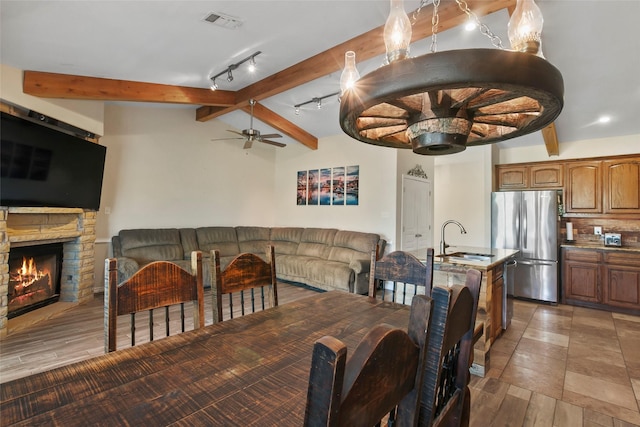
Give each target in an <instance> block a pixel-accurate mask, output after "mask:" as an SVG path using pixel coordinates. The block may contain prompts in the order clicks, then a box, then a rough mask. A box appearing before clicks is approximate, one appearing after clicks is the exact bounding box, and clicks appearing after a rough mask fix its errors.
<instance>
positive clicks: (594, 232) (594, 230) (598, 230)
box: [593, 227, 602, 236]
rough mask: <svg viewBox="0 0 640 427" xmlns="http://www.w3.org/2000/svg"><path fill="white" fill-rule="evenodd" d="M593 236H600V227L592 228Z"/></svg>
mask: <svg viewBox="0 0 640 427" xmlns="http://www.w3.org/2000/svg"><path fill="white" fill-rule="evenodd" d="M593 234H595V235H598V236H602V227H593Z"/></svg>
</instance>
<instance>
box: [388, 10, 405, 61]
mask: <svg viewBox="0 0 640 427" xmlns="http://www.w3.org/2000/svg"><path fill="white" fill-rule="evenodd" d="M409 43H411V21H410V20H409V17H408V16H407V13H406V12H405V11H404V1H403V0H391V10H390V11H389V17H388V18H387V22H386V23H385V24H384V44H385V46H386V48H387V61H388V62H389V63H391V62H394V61H398V60H401V59H404V58H406V57H407V56H409Z"/></svg>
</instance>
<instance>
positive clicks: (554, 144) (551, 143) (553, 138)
mask: <svg viewBox="0 0 640 427" xmlns="http://www.w3.org/2000/svg"><path fill="white" fill-rule="evenodd" d="M542 139H544V145H545V147H547V154H549V156H557V155H559V154H560V147H559V145H558V134H557V132H556V124H555V122H554V123H551V124H550V125H548V126H547V127H545V128H543V129H542Z"/></svg>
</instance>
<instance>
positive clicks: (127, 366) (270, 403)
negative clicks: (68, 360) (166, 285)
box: [0, 291, 409, 426]
mask: <svg viewBox="0 0 640 427" xmlns="http://www.w3.org/2000/svg"><path fill="white" fill-rule="evenodd" d="M408 321H409V307H408V306H404V305H400V304H394V303H389V302H382V301H379V300H376V299H373V298H369V297H367V296H360V295H354V294H349V293H346V292H341V291H331V292H326V293H318V294H316V295H313V296H310V297H308V298H304V299H301V300H298V301H295V302H291V303H288V304H285V305H281V306H278V307H274V308H271V309H267V310H265V311H261V312H258V313H254V314H250V315H246V316H243V317H239V318H235V319H232V320H227V321H224V322H220V323H216V324H213V325H209V326H206V327H204V328H202V329H199V330H194V331H189V332H185V333H182V334H178V335H173V336H170V337H168V338H163V339H161V340H156V341H152V342H148V343H145V344H142V345H139V346H136V347H131V348H127V349H123V350H119V351H116V352H113V353H108V354H105V355H102V356H98V357H95V358H93V359H89V360H85V361H82V362H77V363H74V364H72V365H68V366H63V367H60V368H57V369H54V370H51V371H47V372H42V373H38V374H35V375H31V376H28V377H25V378H20V379H17V380H14V381H11V382H8V383H5V384H2V386H1V389H0V394H1V401H0V424H2V425H3V426H6V425H13V424H15V425H29V426H32V425H56V426H58V425H59V426H88V425H110V426H113V425H130V426H142V425H145V426H146V425H149V426H162V425H175V426H181V425H183V426H198V425H202V426H205V425H206V426H213V425H220V426H254V425H255V426H275V425H279V426H282V425H284V426H289V425H290V426H300V425H302V423H303V419H304V411H305V404H306V397H307V386H308V380H309V368H310V363H311V354H312V349H313V344H314V342H315V341H316V340H317V339H318V338H320V337H322V336H325V335H331V336H334V337H336V338H338V339H340V340H342V341H343V342H344V343H345V344H346V345H347V348H348V349H349V350H353V349H354V348H355V347H356V346H357V345H358V343H359V342H360V339H361V338H362V337H363V336H364V335H365V333H366V332H367V331H369V330H370V329H371V328H372V327H373V326H374V325H377V324H380V323H387V324H390V325H392V326H395V327H399V328H402V329H406V327H407V324H408Z"/></svg>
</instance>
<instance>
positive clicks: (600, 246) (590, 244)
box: [560, 242, 640, 253]
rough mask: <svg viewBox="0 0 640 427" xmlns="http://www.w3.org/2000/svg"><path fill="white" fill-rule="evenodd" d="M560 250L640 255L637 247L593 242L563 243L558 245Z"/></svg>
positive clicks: (639, 249) (639, 248)
mask: <svg viewBox="0 0 640 427" xmlns="http://www.w3.org/2000/svg"><path fill="white" fill-rule="evenodd" d="M560 247H561V248H578V249H601V250H605V251H624V252H638V253H640V247H637V246H605V245H604V243H595V242H563V243H561V244H560Z"/></svg>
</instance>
